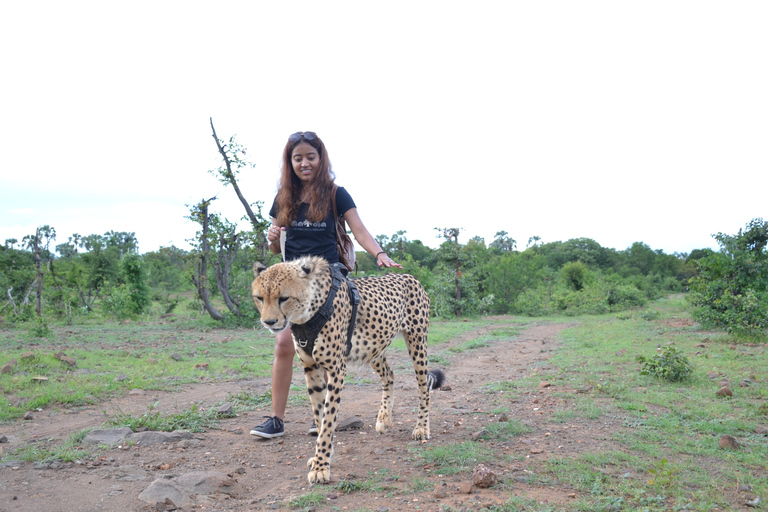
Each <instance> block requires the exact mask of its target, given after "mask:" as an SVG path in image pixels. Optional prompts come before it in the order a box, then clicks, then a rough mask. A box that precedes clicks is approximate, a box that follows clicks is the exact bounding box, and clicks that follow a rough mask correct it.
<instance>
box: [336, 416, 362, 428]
mask: <svg viewBox="0 0 768 512" xmlns="http://www.w3.org/2000/svg"><path fill="white" fill-rule="evenodd" d="M364 426H365V423H363V420H361V419H360V418H357V417H355V416H352V417H350V418H347V419H345V420H342V421H340V422H339V424H338V425H337V426H336V431H337V432H343V431H345V430H352V429H359V428H363V427H364Z"/></svg>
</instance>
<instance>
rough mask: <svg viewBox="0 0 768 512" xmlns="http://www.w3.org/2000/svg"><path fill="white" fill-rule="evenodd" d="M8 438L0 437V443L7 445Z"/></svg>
mask: <svg viewBox="0 0 768 512" xmlns="http://www.w3.org/2000/svg"><path fill="white" fill-rule="evenodd" d="M7 442H8V438H7V437H6V436H0V443H7Z"/></svg>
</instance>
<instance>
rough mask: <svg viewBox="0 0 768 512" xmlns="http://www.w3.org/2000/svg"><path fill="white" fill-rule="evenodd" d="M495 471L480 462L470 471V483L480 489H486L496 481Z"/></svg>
mask: <svg viewBox="0 0 768 512" xmlns="http://www.w3.org/2000/svg"><path fill="white" fill-rule="evenodd" d="M497 479H498V478H497V476H496V473H495V472H493V471H492V470H491V469H489V468H488V467H486V466H484V465H483V464H480V465H479V466H477V467H476V468H475V470H474V471H473V472H472V483H473V484H474V485H476V486H477V487H480V488H482V489H487V488H488V487H491V486H492V485H494V484H495V483H496V480H497Z"/></svg>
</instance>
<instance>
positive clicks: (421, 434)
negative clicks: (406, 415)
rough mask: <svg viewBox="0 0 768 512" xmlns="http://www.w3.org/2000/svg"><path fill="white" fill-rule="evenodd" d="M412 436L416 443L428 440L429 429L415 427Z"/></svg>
mask: <svg viewBox="0 0 768 512" xmlns="http://www.w3.org/2000/svg"><path fill="white" fill-rule="evenodd" d="M412 435H413V438H414V439H415V440H416V441H425V440H427V439H429V429H428V428H421V427H416V428H415V429H413V434H412Z"/></svg>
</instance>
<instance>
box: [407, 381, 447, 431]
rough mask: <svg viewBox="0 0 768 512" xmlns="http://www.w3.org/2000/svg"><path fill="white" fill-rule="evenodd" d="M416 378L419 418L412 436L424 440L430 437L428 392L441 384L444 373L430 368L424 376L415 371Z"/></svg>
mask: <svg viewBox="0 0 768 512" xmlns="http://www.w3.org/2000/svg"><path fill="white" fill-rule="evenodd" d="M416 380H417V381H418V383H419V418H418V420H417V422H416V428H415V429H413V434H412V437H413V439H415V440H416V441H425V440H427V439H429V437H430V432H429V393H430V391H432V390H433V389H438V388H439V387H440V386H442V385H443V383H444V382H445V374H444V373H443V372H442V370H430V371H429V373H428V374H427V377H426V378H424V376H423V375H419V374H418V373H417V374H416Z"/></svg>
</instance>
